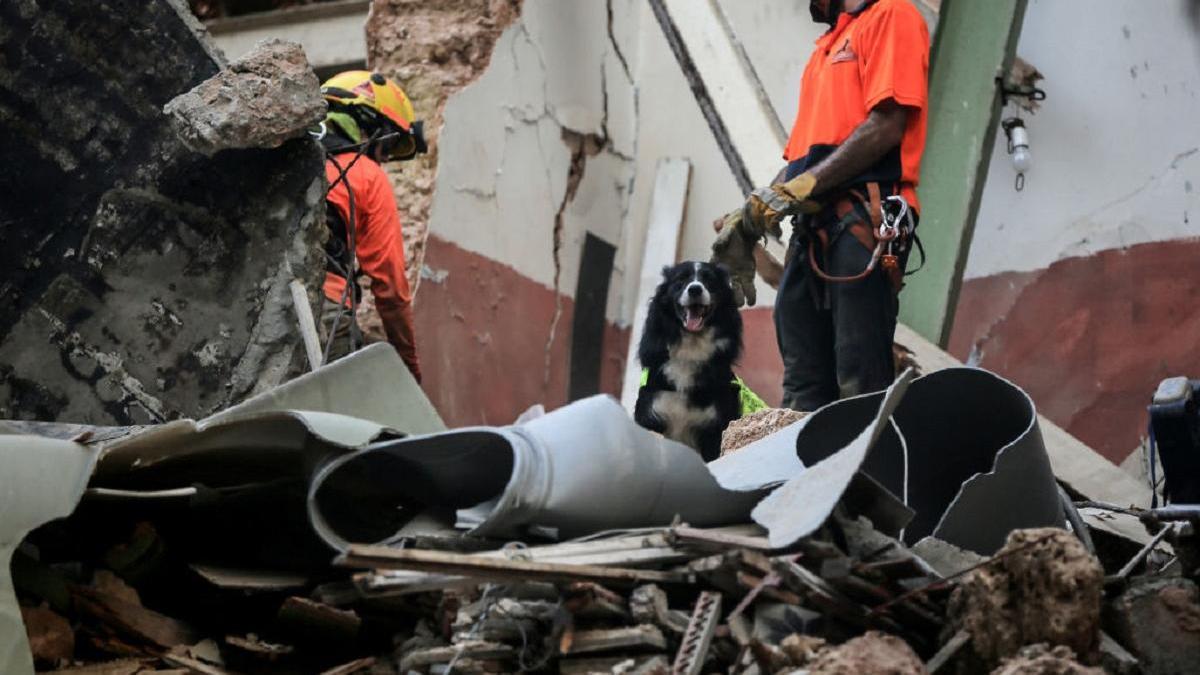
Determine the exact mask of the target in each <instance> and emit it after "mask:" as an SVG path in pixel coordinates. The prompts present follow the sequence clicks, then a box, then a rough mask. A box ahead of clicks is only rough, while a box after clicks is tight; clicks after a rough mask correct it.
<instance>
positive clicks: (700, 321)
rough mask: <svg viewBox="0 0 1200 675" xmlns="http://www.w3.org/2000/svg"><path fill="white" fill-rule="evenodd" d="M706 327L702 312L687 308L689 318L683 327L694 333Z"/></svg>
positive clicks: (685, 320)
mask: <svg viewBox="0 0 1200 675" xmlns="http://www.w3.org/2000/svg"><path fill="white" fill-rule="evenodd" d="M703 326H704V315H703V314H701V313H700V310H698V309H695V308H693V307H688V308H687V317H686V318H685V319H684V321H683V327H684V328H686V329H688V330H690V331H692V332H693V333H694V332H696V331H698V330H700V329H701V328H702V327H703Z"/></svg>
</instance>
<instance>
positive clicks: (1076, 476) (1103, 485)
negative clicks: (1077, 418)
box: [896, 324, 1150, 508]
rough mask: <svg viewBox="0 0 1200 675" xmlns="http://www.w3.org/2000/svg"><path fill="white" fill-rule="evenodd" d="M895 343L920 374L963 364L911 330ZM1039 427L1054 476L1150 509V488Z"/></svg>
mask: <svg viewBox="0 0 1200 675" xmlns="http://www.w3.org/2000/svg"><path fill="white" fill-rule="evenodd" d="M896 342H898V343H899V344H902V345H904V346H905V347H908V348H909V349H910V350H912V352H913V356H914V358H915V359H916V361H917V363H918V364H919V365H920V366H921V372H922V373H923V374H928V373H932V372H935V371H938V370H942V369H944V368H961V367H962V365H963V363H962V361H959V360H958V359H956V358H954V357H953V356H951V355H950V354H948V353H947V352H946V351H944V350H942V349H941V348H940V347H938V346H937V345H935V344H933V343H932V342H930V341H929V340H927V339H925V338H924V337H923V336H921V335H920V334H918V333H917V332H916V331H914V330H913V329H912V328H909V327H908V326H906V325H904V324H897V326H896ZM1038 427H1039V428H1040V429H1041V430H1042V440H1043V441H1044V442H1045V444H1046V454H1047V455H1049V457H1050V468H1051V469H1053V471H1054V476H1055V477H1056V478H1058V479H1059V480H1061V481H1063V482H1065V483H1067V484H1068V485H1070V486H1071V487H1072V488H1074V489H1075V490H1076V491H1078V492H1079V493H1081V494H1084V495H1086V496H1087V497H1088V498H1089V499H1094V500H1097V501H1104V502H1109V503H1112V504H1117V505H1119V506H1129V505H1133V506H1139V507H1142V508H1146V507H1149V506H1150V488H1149V486H1146V485H1142V484H1141V483H1139V482H1138V481H1137V480H1135V479H1134V478H1133V477H1132V476H1130V475H1129V474H1127V473H1125V472H1124V471H1123V470H1121V468H1120V467H1119V466H1117V465H1116V464H1113V463H1112V462H1110V461H1108V460H1107V459H1104V457H1103V456H1101V455H1100V453H1098V452H1096V451H1095V450H1093V449H1091V448H1089V447H1088V446H1086V445H1084V444H1083V442H1082V441H1080V440H1079V439H1077V438H1075V437H1074V436H1072V435H1071V434H1069V433H1067V432H1066V431H1064V430H1063V429H1062V428H1061V427H1059V426H1058V425H1057V424H1055V423H1054V422H1052V421H1050V420H1048V419H1046V418H1045V417H1043V416H1041V415H1039V416H1038Z"/></svg>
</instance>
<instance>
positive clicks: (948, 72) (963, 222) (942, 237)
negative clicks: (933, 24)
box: [900, 0, 1027, 347]
mask: <svg viewBox="0 0 1200 675" xmlns="http://www.w3.org/2000/svg"><path fill="white" fill-rule="evenodd" d="M1026 4H1027V0H987V2H978V1H974V0H942V4H941V12H940V14H941V16H940V18H939V20H938V27H937V32H936V35H935V38H934V43H933V53H932V55H931V60H930V81H929V131H928V136H927V140H926V143H925V155H924V159H923V161H922V166H921V185H920V188H919V194H920V199H921V225H920V228H919V230H918V232H919V234H920V236H921V240H922V241H923V242H924V245H925V251H926V253H927V254H928V260H927V262H926V265H925V268H924V269H923V270H921V272H919V273H918V274H915V275H913V276H911V277H909V280H908V281H909V283H908V287H907V288H906V289H905V291H904V294H903V296H902V300H901V303H900V320H901V321H902V322H903V323H906V324H908V325H909V326H911V327H912V328H913V329H915V330H916V331H917V332H918V333H920V334H921V335H923V336H925V337H926V338H927V339H929V340H930V341H931V342H934V343H937V344H938V345H940V346H942V347H945V346H946V343H947V341H948V340H949V337H950V329H951V327H952V326H953V325H954V310H955V307H956V305H957V304H958V291H959V287H960V285H961V283H962V274H963V268H964V267H965V265H966V261H967V253H968V252H969V251H970V247H971V237H972V236H973V234H974V231H975V217H976V215H977V214H978V212H979V200H980V197H981V196H982V194H983V186H984V183H985V182H986V180H987V171H988V163H989V161H990V160H991V155H992V147H993V144H994V142H995V138H996V129H997V127H998V126H999V118H1000V108H1001V96H1000V84H999V83H998V82H997V79H996V78H997V77H999V76H1001V75H1003V74H1004V73H1006V72H1007V71H1008V68H1009V66H1010V65H1012V59H1013V55H1014V53H1015V52H1016V47H1017V38H1018V37H1019V36H1020V34H1021V23H1022V21H1023V20H1024V18H1025V6H1026ZM912 262H914V263H915V262H916V261H915V260H914V261H912Z"/></svg>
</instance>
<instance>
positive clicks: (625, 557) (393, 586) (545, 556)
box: [355, 528, 695, 598]
mask: <svg viewBox="0 0 1200 675" xmlns="http://www.w3.org/2000/svg"><path fill="white" fill-rule="evenodd" d="M672 539H673V537H672V536H671V535H670V530H669V529H668V528H663V529H662V530H658V531H654V532H650V533H645V534H638V535H631V536H621V537H611V538H607V539H597V540H594V541H583V542H566V543H562V544H547V545H545V546H529V547H526V548H504V549H499V550H493V551H486V552H480V553H476V554H475V555H478V556H480V557H484V558H496V559H499V560H527V561H531V562H547V563H561V564H567V565H603V566H615V567H640V566H643V565H661V564H666V563H674V562H683V561H686V560H690V559H691V558H693V557H695V554H694V553H692V552H690V551H687V550H682V549H680V548H678V547H676V546H673V545H672V541H671V540H672ZM417 548H420V547H417ZM355 581H356V582H357V583H358V584H359V587H360V588H361V589H362V591H363V593H364V594H365V595H367V596H369V597H374V598H381V597H393V596H399V595H407V594H410V593H419V592H424V591H428V590H438V589H439V588H442V587H447V586H449V585H463V584H466V585H471V584H473V583H474V582H471V581H470V580H468V579H465V578H463V577H455V576H453V575H448V574H443V573H431V574H424V573H420V572H395V571H390V572H378V573H376V572H371V573H367V574H361V575H356V577H355Z"/></svg>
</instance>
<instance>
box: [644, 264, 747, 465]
mask: <svg viewBox="0 0 1200 675" xmlns="http://www.w3.org/2000/svg"><path fill="white" fill-rule="evenodd" d="M697 283H698V284H699V285H700V286H701V287H702V288H703V292H697V290H696V288H697V286H696V284H697ZM704 300H707V301H708V303H707V305H704V304H703V301H704ZM697 316H698V317H699V319H697ZM741 353H742V316H741V314H740V313H739V312H738V308H737V305H735V304H734V300H733V290H732V287H731V286H730V281H729V274H728V273H727V272H726V271H725V270H724V269H723V268H721V267H719V266H717V265H713V264H710V263H702V262H683V263H680V264H678V265H675V266H674V267H670V266H668V267H664V268H663V281H662V283H661V284H659V286H658V289H657V290H656V291H655V292H654V298H653V299H652V300H651V301H650V312H649V314H648V315H647V317H646V326H645V328H644V330H643V331H642V341H641V343H640V344H639V345H638V360H640V361H641V363H642V367H643V368H646V369H648V370H649V371H650V373H649V380H648V381H647V383H646V384H645V386H643V387H642V388H641V389H640V390H639V391H638V398H637V405H636V406H635V407H634V415H633V416H634V419H635V420H636V421H637V423H638V424H640V425H642V426H643V427H646V428H647V429H650V430H652V431H658V432H661V433H662V434H664V435H665V436H667V437H668V438H671V439H673V440H676V441H679V442H681V443H684V444H686V445H690V446H691V447H693V448H695V449H696V450H697V451H699V453H700V456H701V457H703V458H704V460H705V461H712V460H714V459H716V458H717V457H718V456H719V455H720V454H721V432H723V431H724V430H725V427H727V426H729V423H730V422H731V421H733V420H735V419H737V418H739V417H741V401H740V398H739V396H738V390H737V386H736V385H735V384H734V383H733V379H734V378H733V364H734V363H736V362H737V359H738V357H739V356H741Z"/></svg>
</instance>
